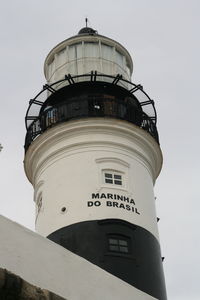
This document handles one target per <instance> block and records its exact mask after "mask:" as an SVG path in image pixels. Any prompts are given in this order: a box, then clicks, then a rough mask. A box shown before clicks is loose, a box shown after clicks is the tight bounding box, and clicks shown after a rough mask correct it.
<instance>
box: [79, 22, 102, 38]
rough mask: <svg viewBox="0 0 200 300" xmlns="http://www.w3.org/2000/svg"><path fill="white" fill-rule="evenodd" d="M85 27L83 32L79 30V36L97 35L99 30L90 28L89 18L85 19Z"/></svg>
mask: <svg viewBox="0 0 200 300" xmlns="http://www.w3.org/2000/svg"><path fill="white" fill-rule="evenodd" d="M85 25H86V26H85V27H83V28H81V30H79V32H78V34H91V35H93V34H97V30H94V29H93V28H91V27H88V18H85Z"/></svg>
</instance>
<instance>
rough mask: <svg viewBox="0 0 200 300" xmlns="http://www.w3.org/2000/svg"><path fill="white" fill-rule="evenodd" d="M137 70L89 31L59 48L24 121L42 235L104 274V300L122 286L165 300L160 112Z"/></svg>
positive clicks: (120, 48) (112, 45)
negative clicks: (158, 207) (157, 189)
mask: <svg viewBox="0 0 200 300" xmlns="http://www.w3.org/2000/svg"><path fill="white" fill-rule="evenodd" d="M132 71H133V63H132V59H131V56H130V54H129V53H128V51H127V50H126V49H125V48H124V47H123V46H122V45H121V44H119V43H118V42H116V41H114V40H112V39H110V38H108V37H105V36H102V35H99V34H98V33H97V32H96V31H95V30H93V29H92V28H88V27H85V28H83V29H81V30H80V31H79V33H78V34H77V35H76V36H73V37H71V38H69V39H67V40H65V41H63V42H61V43H60V44H58V45H57V46H56V47H54V48H53V49H52V50H51V51H50V53H49V54H48V56H47V58H46V60H45V64H44V72H45V77H46V80H47V83H46V84H45V85H44V87H43V90H42V91H41V92H40V93H39V94H38V95H37V96H36V97H35V98H34V99H31V100H30V104H29V107H28V111H27V115H26V126H27V135H26V140H25V151H26V154H25V171H26V175H27V177H28V179H29V180H30V182H31V183H32V185H33V187H34V201H35V203H36V220H35V223H36V230H37V232H38V233H40V234H41V235H43V236H45V237H47V238H49V239H50V240H52V241H54V242H56V243H58V244H60V245H61V246H63V247H65V248H66V249H68V250H70V251H72V252H74V253H75V254H77V255H79V256H80V257H82V258H84V259H86V260H88V261H89V262H91V263H92V264H94V265H96V266H98V267H100V268H101V269H103V270H105V271H107V272H108V274H110V275H109V276H110V277H109V278H110V297H109V296H108V297H107V298H108V299H112V288H115V289H117V287H116V286H115V287H113V286H112V280H113V278H114V277H117V278H119V279H120V280H122V281H123V282H124V284H125V285H127V284H128V285H129V286H130V285H131V286H132V290H131V295H129V297H130V296H132V299H135V300H138V299H141V300H147V299H159V300H166V291H165V283H164V276H163V267H162V257H161V253H160V245H159V237H158V228H157V217H156V212H155V199H154V192H153V187H154V183H155V180H156V178H157V176H158V175H159V173H160V170H161V166H162V153H161V150H160V147H159V140H158V133H157V129H156V111H155V107H154V102H153V101H152V100H151V99H150V98H149V96H148V95H147V94H146V93H145V92H144V91H143V88H142V86H141V85H136V84H133V83H132V82H131V74H132ZM94 276H95V274H94ZM77 284H80V283H77ZM102 288H103V287H102ZM129 291H130V290H129ZM105 293H108V291H105ZM138 295H140V298H139V296H138ZM92 299H94V298H93V297H92V298H91V300H92ZM124 299H126V297H125V298H124ZM87 300H90V299H89V298H88V299H87Z"/></svg>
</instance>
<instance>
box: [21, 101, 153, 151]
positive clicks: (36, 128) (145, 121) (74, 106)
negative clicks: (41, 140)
mask: <svg viewBox="0 0 200 300" xmlns="http://www.w3.org/2000/svg"><path fill="white" fill-rule="evenodd" d="M88 117H92V118H96V117H105V118H107V117H109V118H116V119H121V120H125V121H128V122H131V123H133V124H135V125H137V126H139V127H140V128H142V129H144V130H145V131H146V132H148V133H149V134H150V135H151V136H152V137H153V138H154V139H155V140H156V141H157V143H159V138H158V132H157V128H156V124H155V123H154V122H153V121H152V119H151V118H150V117H148V116H147V114H146V113H144V112H143V111H142V110H139V109H138V108H137V107H136V106H135V105H133V104H132V103H131V102H129V101H127V102H126V101H124V100H121V99H116V98H114V99H110V98H105V97H102V98H101V97H92V98H88V97H81V98H80V97H79V98H73V99H69V100H68V101H65V102H61V103H58V104H55V105H53V106H52V107H48V108H46V110H45V109H44V110H43V111H41V112H40V114H39V116H38V117H37V119H35V120H34V121H33V122H32V123H31V124H30V125H29V127H28V128H27V134H26V138H25V151H26V150H27V149H28V147H29V146H30V144H31V143H32V141H33V140H34V139H35V138H36V137H37V136H38V135H40V134H41V133H43V132H44V131H46V130H47V129H49V128H51V127H53V126H55V125H57V124H58V123H62V122H66V121H69V120H72V119H80V118H88Z"/></svg>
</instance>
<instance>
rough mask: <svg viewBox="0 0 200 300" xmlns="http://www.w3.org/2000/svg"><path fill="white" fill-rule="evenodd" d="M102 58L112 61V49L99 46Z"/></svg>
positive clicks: (103, 45) (102, 45)
mask: <svg viewBox="0 0 200 300" xmlns="http://www.w3.org/2000/svg"><path fill="white" fill-rule="evenodd" d="M101 53H102V58H104V59H106V60H110V61H113V47H111V46H108V45H105V44H101Z"/></svg>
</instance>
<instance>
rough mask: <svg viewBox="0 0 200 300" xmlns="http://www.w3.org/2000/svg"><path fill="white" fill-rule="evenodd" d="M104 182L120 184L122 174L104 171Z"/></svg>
mask: <svg viewBox="0 0 200 300" xmlns="http://www.w3.org/2000/svg"><path fill="white" fill-rule="evenodd" d="M104 182H105V183H108V184H114V185H122V175H120V174H117V173H115V172H109V173H108V172H105V173H104Z"/></svg>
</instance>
